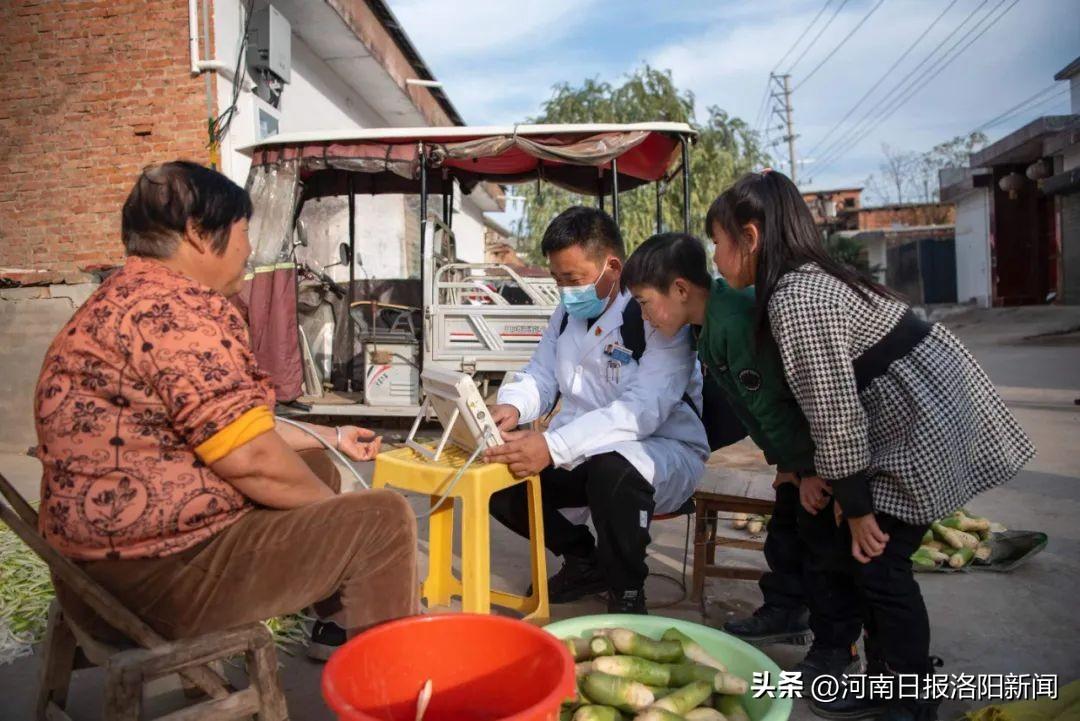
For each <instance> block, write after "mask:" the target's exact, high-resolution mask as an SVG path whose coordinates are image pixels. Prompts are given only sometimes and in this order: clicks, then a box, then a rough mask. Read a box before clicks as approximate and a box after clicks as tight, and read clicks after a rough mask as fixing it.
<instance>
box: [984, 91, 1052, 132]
mask: <svg viewBox="0 0 1080 721" xmlns="http://www.w3.org/2000/svg"><path fill="white" fill-rule="evenodd" d="M1057 86H1058V85H1057V82H1053V83H1050V84H1049V85H1047V86H1046V87H1045V88H1043V89H1042V90H1040V91H1039V92H1037V93H1035V94H1034V95H1032V96H1031V97H1030V98H1025V99H1023V100H1021V101H1020V102H1019V103H1017V104H1016V105H1014V106H1012V107H1011V108H1009V109H1008V110H1006V111H1005V112H1003V113H1001V114H1000V115H996V116H994V117H993V118H991V119H990V120H987V121H986V122H985V123H983V124H982V125H980V126H979V127H977V128H975V129H974V130H972V131H971V132H972V133H978V132H980V131H982V130H986V129H987V128H989V127H993V126H994V125H997V124H998V122H999V121H1001V120H1003V119H1005V118H1006V116H1009V115H1012V114H1013V113H1014V112H1016V111H1017V110H1019V109H1021V108H1023V107H1024V106H1025V105H1027V104H1028V103H1030V102H1032V101H1033V100H1035V99H1036V98H1038V97H1041V96H1043V95H1046V94H1047V93H1048V92H1050V91H1051V90H1053V89H1054V88H1056V87H1057ZM1066 89H1067V88H1066ZM1040 104H1041V102H1040Z"/></svg>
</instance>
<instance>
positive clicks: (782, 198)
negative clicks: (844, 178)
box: [705, 170, 895, 334]
mask: <svg viewBox="0 0 1080 721" xmlns="http://www.w3.org/2000/svg"><path fill="white" fill-rule="evenodd" d="M747 223H754V224H755V225H756V226H757V228H758V242H759V244H760V245H759V251H758V263H757V272H756V274H755V277H754V286H755V296H756V299H757V302H756V305H757V319H756V322H757V327H758V333H759V334H761V333H766V332H768V329H769V312H768V309H769V299H770V298H772V295H773V293H774V292H775V291H776V285H777V283H779V282H780V278H781V277H783V275H784V274H785V273H789V272H791V271H794V270H797V269H798V268H800V267H801V266H803V265H805V264H807V263H815V264H817V266H818V267H820V268H821V269H822V270H823V271H825V272H826V273H828V274H829V275H831V276H833V277H835V278H837V279H839V280H840V281H841V282H843V283H844V284H845V285H846V286H848V287H849V288H851V289H852V290H853V291H855V292H856V293H858V294H859V296H860V297H861V298H863V299H864V300H866V301H868V302H870V301H872V294H878V295H882V296H885V297H889V298H892V297H895V294H894V293H893V292H892V291H890V290H889V289H888V288H886V287H884V286H883V285H881V284H879V283H876V282H875V281H873V280H872V279H871V278H869V277H868V276H866V275H864V274H863V273H860V272H859V271H858V270H856V269H855V268H852V267H851V266H849V265H846V264H844V263H841V262H840V261H838V260H836V259H835V258H833V257H832V256H831V255H829V252H828V251H827V250H826V249H825V246H824V245H823V244H822V242H821V232H820V231H819V230H818V229H817V227H816V226H815V225H814V218H813V216H811V215H810V208H808V207H807V206H806V201H805V200H803V198H802V194H801V193H799V189H798V188H797V187H795V183H793V182H791V179H790V178H788V177H787V176H786V175H784V174H783V173H778V172H776V171H775V170H766V171H764V172H761V173H747V174H746V175H744V176H742V177H741V178H739V179H738V180H737V181H735V184H734V185H732V186H731V187H730V188H728V189H727V190H725V191H724V192H723V193H721V194H720V196H719V197H717V199H716V200H714V201H713V203H712V205H711V206H709V212H708V213H707V214H706V215H705V233H706V234H707V235H708V236H709V237H712V230H713V227H714V226H719V227H720V228H722V229H723V230H724V231H725V232H726V233H727V234H728V235H729V236H730V237H731V239H732V241H733V242H736V243H738V242H740V240H739V239H740V238H742V234H743V227H744V226H746V224H747Z"/></svg>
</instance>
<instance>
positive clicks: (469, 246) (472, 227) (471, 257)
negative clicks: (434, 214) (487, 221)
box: [454, 186, 484, 263]
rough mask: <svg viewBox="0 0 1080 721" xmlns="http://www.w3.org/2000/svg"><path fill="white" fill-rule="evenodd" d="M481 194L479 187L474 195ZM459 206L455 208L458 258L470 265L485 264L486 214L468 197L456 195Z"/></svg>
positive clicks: (455, 235)
mask: <svg viewBox="0 0 1080 721" xmlns="http://www.w3.org/2000/svg"><path fill="white" fill-rule="evenodd" d="M479 192H481V191H480V189H479V186H477V187H476V188H475V189H474V190H473V193H479ZM456 195H457V198H456V199H459V205H457V206H456V207H455V208H454V238H455V239H456V240H457V254H458V257H459V258H461V259H462V260H464V261H466V262H468V263H483V262H484V213H483V211H481V210H480V208H478V207H477V206H476V204H475V203H474V202H473V201H472V199H471V198H470V197H469V196H468V195H466V196H464V197H462V196H461V194H460V192H459V193H457V194H456Z"/></svg>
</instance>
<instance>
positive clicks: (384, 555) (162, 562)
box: [57, 451, 419, 638]
mask: <svg viewBox="0 0 1080 721" xmlns="http://www.w3.org/2000/svg"><path fill="white" fill-rule="evenodd" d="M301 456H302V457H303V458H304V460H305V461H307V463H308V465H309V466H311V467H312V469H313V470H315V472H316V473H317V474H318V475H319V477H320V478H321V479H322V480H324V481H325V482H326V483H327V485H329V486H330V487H331V488H333V489H334V490H335V491H338V490H340V486H341V477H340V475H339V474H338V472H337V469H336V468H335V467H334V466H333V464H332V463H330V461H329V458H328V457H327V456H326V454H325V453H323V452H320V451H307V452H304V453H302V454H301ZM416 555H417V543H416V517H415V516H414V515H413V511H412V509H411V508H410V507H409V505H408V503H407V502H406V501H405V498H404V497H403V496H401V495H400V494H398V493H396V492H394V491H390V490H384V489H380V490H372V491H359V492H355V493H345V494H342V495H339V496H337V497H335V498H332V499H329V500H326V501H322V502H320V503H316V504H313V505H310V506H304V507H303V508H295V509H291V510H286V511H279V510H270V509H264V508H257V509H255V510H253V511H250V512H248V513H247V514H246V515H245V516H243V517H242V518H241V519H240V520H239V521H237V522H236V523H234V524H233V525H231V526H229V527H228V528H226V529H225V530H224V531H222V532H221V533H219V534H218V535H216V536H214V537H213V538H211V539H209V540H208V541H205V542H204V543H202V544H200V545H198V546H194V547H192V548H189V549H187V550H185V551H181V552H180V553H176V554H173V555H170V556H165V557H162V558H146V559H130V560H118V561H110V560H103V561H91V562H84V563H80V565H81V566H82V568H83V569H84V570H85V571H86V572H87V573H88V574H89V575H90V576H91V577H92V578H93V579H94V580H96V581H97V582H98V583H100V584H101V585H102V586H104V587H105V588H106V589H108V590H109V591H110V592H111V593H113V595H115V596H116V597H117V598H118V599H119V600H120V601H121V602H122V603H123V604H124V605H126V606H127V607H128V609H130V610H131V611H132V612H133V613H135V614H136V615H138V616H139V617H141V618H142V619H143V620H144V621H146V622H147V623H148V624H149V625H150V626H152V627H153V628H154V629H155V630H157V631H158V632H159V633H161V634H162V635H163V636H165V637H167V638H184V637H190V636H194V635H198V634H200V633H206V632H209V631H217V630H221V629H227V628H232V627H235V626H239V625H242V624H245V623H250V622H252V621H259V620H263V619H267V618H271V617H273V616H280V615H283V614H288V613H294V612H297V611H301V610H302V609H304V608H307V607H308V606H314V608H315V612H316V613H317V614H318V615H319V616H320V617H322V618H332V619H333V620H335V621H337V622H338V624H339V625H341V626H344V627H345V628H346V629H347V630H349V631H350V632H356V631H360V630H363V629H365V628H368V627H370V626H374V625H376V624H378V623H381V622H383V621H388V620H390V619H393V618H398V617H401V616H408V615H412V614H415V613H418V612H419V597H418V596H419V586H418V584H417V580H416ZM57 595H58V596H59V598H60V602H61V605H62V606H63V608H64V610H65V612H66V613H67V614H68V615H69V616H71V617H72V619H73V620H74V621H75V622H76V623H79V624H80V625H84V626H85V627H87V630H90V631H91V632H92V633H95V635H102V636H103V637H108V635H109V634H107V633H104V632H103V631H105V629H102V627H101V626H102V623H103V622H101V621H100V620H98V619H95V617H94V616H93V614H92V612H90V611H89V609H88V608H86V607H85V606H84V605H83V604H82V603H81V602H80V601H79V600H78V599H77V598H76V597H74V594H72V593H71V592H70V591H69V590H68V589H67V588H66V587H64V586H63V585H62V584H57Z"/></svg>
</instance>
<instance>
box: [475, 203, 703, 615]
mask: <svg viewBox="0 0 1080 721" xmlns="http://www.w3.org/2000/svg"><path fill="white" fill-rule="evenodd" d="M541 250H542V251H543V253H544V255H545V256H546V257H547V259H548V263H549V265H550V268H551V272H552V275H553V276H554V277H555V281H556V283H557V284H558V285H559V288H560V293H561V296H562V301H563V302H562V304H561V305H560V306H559V308H557V309H556V310H555V313H554V314H553V315H552V318H551V322H550V323H549V324H548V327H547V329H546V330H545V332H544V335H543V337H542V338H541V339H540V343H539V345H538V346H537V348H536V351H535V353H534V354H533V357H532V359H531V360H530V361H529V364H528V365H527V366H525V368H523V369H522V370H521V371H520V372H518V373H516V374H514V375H513V376H512V378H511V379H510V380H509V382H507V383H505V384H504V385H503V386H502V388H500V390H499V394H498V404H497V405H495V406H492V408H491V413H492V417H493V418H494V419H495V421H496V422H497V423H499V427H500V428H501V429H503V437H504V438H505V439H506V441H507V443H506V444H505V445H502V446H495V447H493V448H491V449H489V450H488V451H487V452H486V454H485V459H486V460H488V461H490V462H503V463H507V464H508V465H509V467H510V470H511V472H513V473H514V474H515V475H517V476H519V477H521V476H526V475H529V474H532V473H540V479H541V489H542V494H543V515H544V538H545V542H546V545H547V547H548V549H549V550H550V551H552V553H554V554H556V555H559V556H562V557H563V559H564V563H563V567H562V569H561V570H560V571H559V572H558V573H556V574H555V575H554V576H553V577H552V578H551V580H550V583H549V586H548V589H549V595H550V600H551V602H552V603H567V602H570V601H573V600H576V599H578V598H581V597H582V596H584V595H586V594H591V593H600V592H607V593H608V599H609V601H608V607H609V611H611V612H615V613H644V612H645V594H644V584H645V578H646V576H647V575H648V567H647V566H646V564H645V551H646V548H647V546H648V544H649V541H650V538H649V523H650V521H651V519H652V516H653V514H654V513H668V512H671V511H673V510H675V509H677V508H678V507H679V506H680V505H682V504H683V503H684V502H685V501H686V499H687V498H689V497H690V496H691V494H692V493H693V492H694V487H695V485H696V484H697V481H698V479H699V478H700V477H701V475H702V472H703V470H704V467H705V461H706V459H707V458H708V456H709V446H708V440H707V438H706V434H705V428H704V426H703V425H702V423H701V420H700V419H699V418H698V415H697V412H696V411H695V409H696V408H701V406H702V403H701V373H700V371H699V370H698V367H697V363H696V357H695V354H694V351H693V349H692V348H691V345H690V338H689V331H688V330H687V329H683V331H682V332H680V333H679V334H678V335H677V336H675V337H674V338H666V337H664V336H663V335H662V334H660V333H657V332H655V331H654V330H653V328H652V327H651V326H650V325H649V324H648V322H647V321H642V322H643V323H644V334H645V339H646V344H645V350H644V353H643V354H642V355H641V357H640V359H639V360H637V361H635V360H633V359H632V358H631V357H630V355H631V354H630V350H629V349H628V348H627V347H626V346H625V345H624V344H623V336H622V326H623V316H624V312H625V311H626V307H627V305H628V304H629V303H633V302H635V301H633V300H632V298H631V297H630V294H629V293H628V292H625V291H622V289H621V288H620V284H619V278H620V273H621V271H622V266H623V262H624V260H625V257H626V255H625V249H624V246H623V241H622V236H621V235H620V233H619V229H618V226H616V225H615V222H614V220H613V219H612V218H611V216H609V215H608V214H607V213H605V212H604V211H602V210H599V209H596V208H586V207H582V206H575V207H572V208H569V209H567V210H566V211H564V212H563V213H561V214H560V215H559V216H558V217H556V218H555V219H554V220H553V221H552V222H551V224H550V225H549V226H548V228H547V230H546V231H545V233H544V238H543V242H542V245H541ZM567 315H568V316H569V317H568V318H566V324H565V329H564V330H562V331H561V332H560V328H561V327H562V325H563V319H564V316H567ZM560 398H561V400H562V405H561V408H560V410H559V412H558V413H557V414H556V415H555V416H554V418H552V420H551V422H550V424H549V425H548V429H547V431H546V432H544V433H539V432H535V431H529V430H520V431H516V430H513V429H515V428H517V427H518V426H519V425H522V424H526V423H530V422H532V421H534V420H536V419H538V418H541V417H542V416H543V415H544V414H546V413H548V412H550V411H551V409H552V408H553V407H554V406H555V404H556V403H557V401H558V400H559V399H560ZM688 400H689V401H691V402H692V403H693V406H691V405H690V404H689V403H688V402H687V401H688ZM491 507H492V514H493V515H494V516H495V518H497V519H498V520H499V521H500V522H501V523H503V524H504V525H505V526H507V527H509V528H510V529H512V530H513V531H515V532H517V533H518V534H520V535H522V536H527V535H528V515H527V507H528V506H527V498H526V493H525V487H524V486H523V485H518V486H514V487H512V488H509V489H506V490H505V491H502V492H500V493H497V494H495V496H494V497H493V498H492V503H491ZM578 507H588V509H589V511H590V515H591V517H592V521H593V525H594V526H595V528H596V538H594V537H593V534H592V532H591V531H590V530H589V528H588V526H586V525H583V524H575V523H573V522H571V521H570V520H568V518H567V517H566V516H564V515H563V514H562V513H561V512H560V509H565V508H578Z"/></svg>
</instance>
